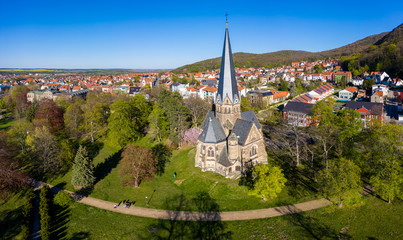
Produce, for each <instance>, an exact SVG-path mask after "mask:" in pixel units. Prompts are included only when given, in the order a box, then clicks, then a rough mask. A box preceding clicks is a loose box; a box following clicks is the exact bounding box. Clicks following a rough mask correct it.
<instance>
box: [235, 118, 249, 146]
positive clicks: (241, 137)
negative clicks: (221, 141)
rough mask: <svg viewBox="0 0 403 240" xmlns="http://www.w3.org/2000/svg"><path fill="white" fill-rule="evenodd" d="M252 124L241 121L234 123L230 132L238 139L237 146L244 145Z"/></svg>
mask: <svg viewBox="0 0 403 240" xmlns="http://www.w3.org/2000/svg"><path fill="white" fill-rule="evenodd" d="M252 125H253V122H251V121H248V120H243V119H239V118H238V119H237V120H236V121H235V125H234V128H233V129H232V132H233V133H235V135H236V136H237V137H238V143H239V145H242V146H243V145H245V142H246V139H247V138H248V135H249V132H250V129H251V128H252Z"/></svg>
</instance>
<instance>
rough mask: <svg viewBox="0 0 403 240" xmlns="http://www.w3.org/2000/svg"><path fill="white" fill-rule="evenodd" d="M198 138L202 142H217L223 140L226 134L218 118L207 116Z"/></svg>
mask: <svg viewBox="0 0 403 240" xmlns="http://www.w3.org/2000/svg"><path fill="white" fill-rule="evenodd" d="M198 139H199V140H200V141H202V142H204V143H219V142H222V141H225V139H226V136H225V133H224V129H223V128H222V126H221V123H220V120H218V118H209V119H208V122H207V126H206V127H205V128H203V132H202V133H201V134H200V136H199V138H198Z"/></svg>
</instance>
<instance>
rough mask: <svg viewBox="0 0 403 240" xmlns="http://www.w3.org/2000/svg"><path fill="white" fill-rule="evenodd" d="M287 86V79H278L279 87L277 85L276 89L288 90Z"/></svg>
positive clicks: (288, 85)
mask: <svg viewBox="0 0 403 240" xmlns="http://www.w3.org/2000/svg"><path fill="white" fill-rule="evenodd" d="M289 87H290V84H289V83H288V82H287V81H285V80H281V81H280V87H279V89H278V90H280V91H288V88H289Z"/></svg>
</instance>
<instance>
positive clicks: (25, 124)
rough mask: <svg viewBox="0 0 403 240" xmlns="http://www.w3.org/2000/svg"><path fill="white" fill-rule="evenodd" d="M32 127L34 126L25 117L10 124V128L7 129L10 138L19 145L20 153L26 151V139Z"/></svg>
mask: <svg viewBox="0 0 403 240" xmlns="http://www.w3.org/2000/svg"><path fill="white" fill-rule="evenodd" d="M33 127H34V126H33V125H32V123H30V122H29V121H27V120H25V119H19V120H17V121H16V122H15V123H14V124H13V125H12V126H11V128H10V130H9V131H8V134H9V136H10V140H11V141H12V142H14V143H16V144H17V145H18V146H19V147H20V149H21V152H22V153H24V152H25V151H26V145H27V144H26V139H27V137H28V134H29V132H31V131H32V130H33Z"/></svg>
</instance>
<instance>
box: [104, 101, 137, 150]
mask: <svg viewBox="0 0 403 240" xmlns="http://www.w3.org/2000/svg"><path fill="white" fill-rule="evenodd" d="M135 110H136V109H134V108H133V107H132V105H131V104H130V103H129V102H127V101H125V100H123V99H118V100H116V101H115V102H114V103H113V104H112V105H111V115H110V116H109V118H108V128H109V133H108V137H109V140H110V141H111V142H113V143H116V144H117V145H118V146H120V147H123V146H125V145H126V144H127V143H128V142H130V141H134V140H136V139H138V138H140V136H141V132H140V128H141V126H139V125H138V124H136V121H135V120H136V116H137V113H136V112H135Z"/></svg>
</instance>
